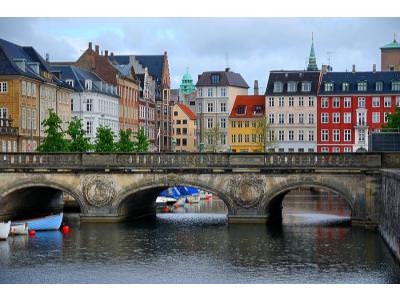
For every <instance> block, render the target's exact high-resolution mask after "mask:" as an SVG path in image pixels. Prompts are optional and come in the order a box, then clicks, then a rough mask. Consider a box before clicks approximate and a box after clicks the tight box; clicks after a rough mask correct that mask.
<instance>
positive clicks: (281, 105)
mask: <svg viewBox="0 0 400 300" xmlns="http://www.w3.org/2000/svg"><path fill="white" fill-rule="evenodd" d="M284 105H285V98H284V97H279V107H283V106H284Z"/></svg>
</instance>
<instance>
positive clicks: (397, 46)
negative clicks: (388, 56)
mask: <svg viewBox="0 0 400 300" xmlns="http://www.w3.org/2000/svg"><path fill="white" fill-rule="evenodd" d="M381 49H400V44H399V42H397V41H396V33H394V34H393V42H391V43H390V44H387V45H385V46H383V47H381Z"/></svg>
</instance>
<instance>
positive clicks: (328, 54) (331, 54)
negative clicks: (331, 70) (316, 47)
mask: <svg viewBox="0 0 400 300" xmlns="http://www.w3.org/2000/svg"><path fill="white" fill-rule="evenodd" d="M333 54H335V52H333V51H327V52H326V55H327V56H328V66H330V65H331V56H333Z"/></svg>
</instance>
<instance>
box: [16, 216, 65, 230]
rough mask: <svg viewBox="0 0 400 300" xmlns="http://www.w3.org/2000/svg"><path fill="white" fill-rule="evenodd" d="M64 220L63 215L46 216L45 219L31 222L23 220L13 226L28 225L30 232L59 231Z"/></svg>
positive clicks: (31, 220)
mask: <svg viewBox="0 0 400 300" xmlns="http://www.w3.org/2000/svg"><path fill="white" fill-rule="evenodd" d="M62 220H63V213H59V214H56V215H51V216H46V217H43V218H36V219H30V220H23V221H17V222H13V223H12V224H13V225H18V224H23V223H27V224H28V228H29V230H36V231H40V230H58V229H59V228H60V226H61V223H62Z"/></svg>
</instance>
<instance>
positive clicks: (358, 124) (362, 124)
mask: <svg viewBox="0 0 400 300" xmlns="http://www.w3.org/2000/svg"><path fill="white" fill-rule="evenodd" d="M354 127H355V128H368V124H367V122H366V121H365V120H357V122H356V125H355V126H354Z"/></svg>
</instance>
